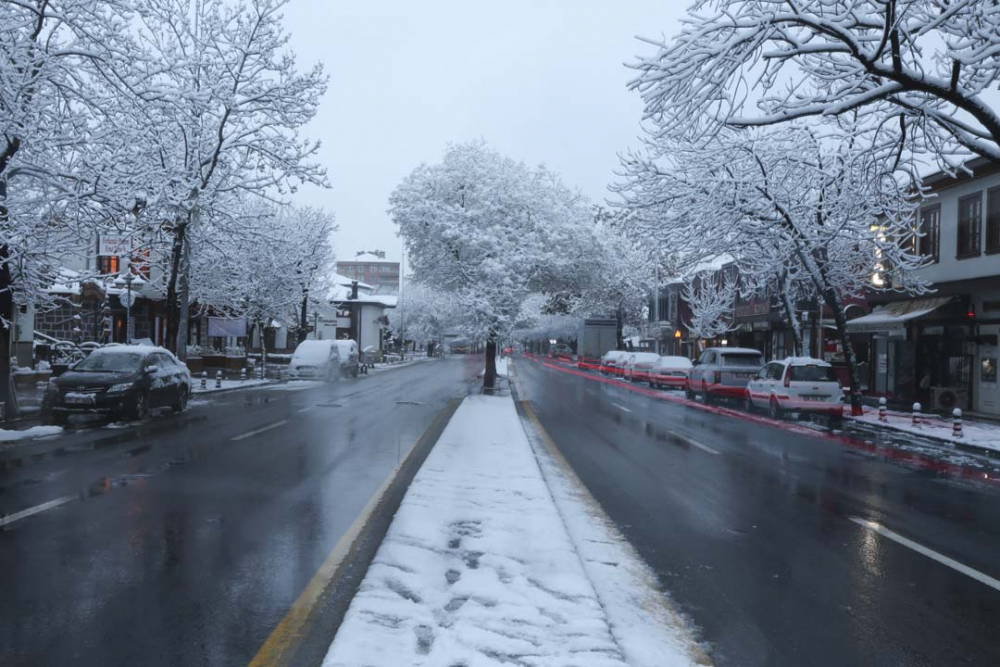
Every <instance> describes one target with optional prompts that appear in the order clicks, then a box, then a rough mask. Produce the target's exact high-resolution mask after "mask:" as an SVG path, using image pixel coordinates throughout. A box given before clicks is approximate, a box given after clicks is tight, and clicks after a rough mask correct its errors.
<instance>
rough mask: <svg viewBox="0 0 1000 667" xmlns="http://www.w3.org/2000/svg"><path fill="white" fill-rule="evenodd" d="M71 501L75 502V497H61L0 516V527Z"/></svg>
mask: <svg viewBox="0 0 1000 667" xmlns="http://www.w3.org/2000/svg"><path fill="white" fill-rule="evenodd" d="M71 500H76V496H63V497H62V498H56V499H55V500H50V501H49V502H47V503H42V504H41V505H35V506H34V507H29V508H28V509H26V510H21V511H20V512H14V513H13V514H8V515H7V516H0V526H6V525H8V524H11V523H14V522H15V521H19V520H21V519H24V518H27V517H29V516H32V515H35V514H38V513H39V512H44V511H45V510H50V509H52V508H53V507H59V506H60V505H65V504H66V503H68V502H69V501H71Z"/></svg>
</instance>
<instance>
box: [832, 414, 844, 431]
mask: <svg viewBox="0 0 1000 667" xmlns="http://www.w3.org/2000/svg"><path fill="white" fill-rule="evenodd" d="M830 428H832V429H836V430H838V431H841V430H843V429H844V416H843V415H830Z"/></svg>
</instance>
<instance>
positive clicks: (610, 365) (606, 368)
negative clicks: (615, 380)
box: [601, 350, 631, 375]
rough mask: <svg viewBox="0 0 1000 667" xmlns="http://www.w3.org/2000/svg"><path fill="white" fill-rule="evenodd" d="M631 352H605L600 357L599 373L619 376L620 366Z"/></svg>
mask: <svg viewBox="0 0 1000 667" xmlns="http://www.w3.org/2000/svg"><path fill="white" fill-rule="evenodd" d="M629 354H631V352H626V351H625V350H611V351H609V352H605V353H604V356H603V357H601V372H602V373H604V374H605V375H619V374H620V370H621V365H622V364H624V363H625V360H626V359H627V358H628V355H629Z"/></svg>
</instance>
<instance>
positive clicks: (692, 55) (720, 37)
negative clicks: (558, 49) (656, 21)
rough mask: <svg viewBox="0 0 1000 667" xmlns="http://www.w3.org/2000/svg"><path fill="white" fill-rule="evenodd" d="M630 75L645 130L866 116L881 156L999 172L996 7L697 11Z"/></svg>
mask: <svg viewBox="0 0 1000 667" xmlns="http://www.w3.org/2000/svg"><path fill="white" fill-rule="evenodd" d="M646 41H648V42H649V43H650V44H652V45H653V46H654V47H656V49H657V51H656V53H655V54H653V55H651V56H648V57H642V58H641V59H640V60H638V62H635V63H634V64H633V65H632V66H633V67H634V68H635V69H637V70H638V72H639V74H638V76H637V78H636V79H635V80H633V81H632V82H631V84H630V85H631V87H632V88H633V89H635V90H638V91H640V92H641V94H642V97H643V99H644V101H645V105H646V113H645V116H646V118H648V119H650V120H651V121H652V122H653V123H654V124H655V125H657V127H658V128H659V131H660V132H663V133H667V134H672V135H675V136H685V137H687V138H692V137H696V136H699V135H700V134H702V133H704V132H706V131H707V132H709V133H712V132H714V131H716V130H717V129H718V128H719V127H720V126H728V127H753V126H764V125H775V124H779V123H787V122H789V121H794V120H797V119H802V118H807V117H829V116H832V115H839V114H843V113H845V112H848V111H858V112H860V113H861V114H863V115H864V116H865V117H866V118H867V124H868V127H869V128H870V129H873V130H878V128H881V127H892V128H898V130H899V131H898V132H896V133H894V134H893V135H890V136H887V135H885V134H883V133H882V132H879V131H876V132H874V134H873V136H872V137H871V138H872V140H873V141H874V142H875V145H876V146H877V147H880V148H891V147H895V150H896V151H897V155H898V154H899V152H900V151H902V150H903V148H904V147H906V146H909V147H911V148H914V149H916V150H921V149H926V150H929V151H931V152H933V153H934V154H935V155H936V156H937V158H938V159H939V161H940V163H941V165H942V166H943V167H944V168H945V169H952V168H954V166H955V164H956V163H957V162H958V161H960V160H961V159H962V157H961V155H960V156H959V157H957V158H956V157H953V156H954V155H955V154H956V153H959V154H963V155H966V156H967V155H968V154H969V153H973V154H976V155H980V156H983V157H986V158H989V159H991V160H993V161H994V162H1000V115H998V114H997V113H996V111H995V110H994V108H993V107H992V105H991V102H990V100H989V99H988V98H987V93H988V92H989V91H990V90H991V89H992V90H994V91H995V90H996V86H997V83H998V81H1000V12H998V11H997V5H996V3H995V2H992V1H988V0H697V1H696V2H694V3H693V4H692V6H691V9H690V10H689V16H688V18H687V20H686V21H685V23H684V27H683V28H682V30H681V32H680V34H679V35H677V36H676V37H675V38H674V39H673V40H671V41H662V40H646Z"/></svg>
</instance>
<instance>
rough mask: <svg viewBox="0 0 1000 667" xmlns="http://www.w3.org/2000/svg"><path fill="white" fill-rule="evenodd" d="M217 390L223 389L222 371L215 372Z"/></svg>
mask: <svg viewBox="0 0 1000 667" xmlns="http://www.w3.org/2000/svg"><path fill="white" fill-rule="evenodd" d="M215 388H216V389H222V371H216V372H215Z"/></svg>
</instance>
